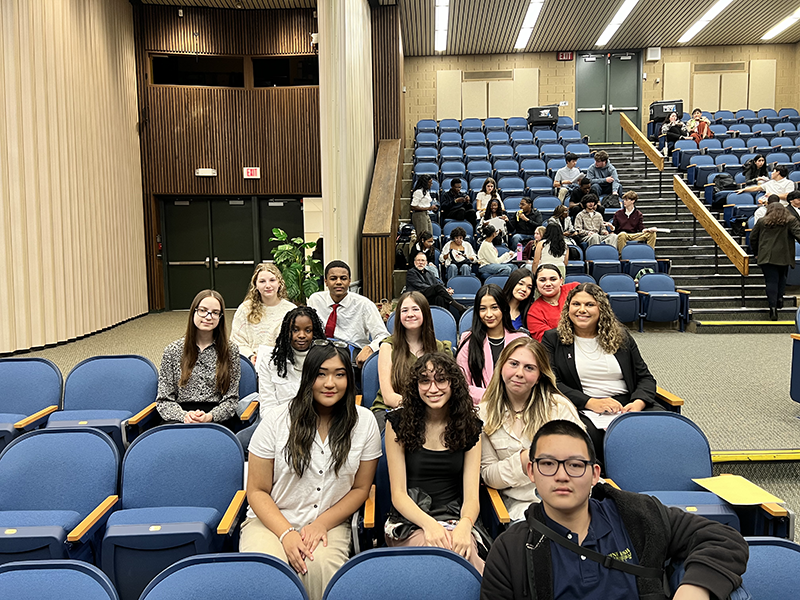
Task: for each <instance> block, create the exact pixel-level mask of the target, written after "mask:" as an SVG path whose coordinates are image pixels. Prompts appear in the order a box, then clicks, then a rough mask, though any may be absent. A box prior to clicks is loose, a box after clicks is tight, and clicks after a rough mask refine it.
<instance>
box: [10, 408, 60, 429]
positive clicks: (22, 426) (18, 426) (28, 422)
mask: <svg viewBox="0 0 800 600" xmlns="http://www.w3.org/2000/svg"><path fill="white" fill-rule="evenodd" d="M57 410H58V406H56V405H55V404H53V405H52V406H48V407H47V408H43V409H42V410H40V411H39V412H35V413H33V414H32V415H31V416H30V417H25V418H24V419H22V420H21V421H17V422H16V423H14V429H25V428H26V427H28V426H29V425H32V424H33V423H35V422H36V421H38V420H39V419H43V418H44V417H46V416H47V415H49V414H51V413H54V412H56V411H57Z"/></svg>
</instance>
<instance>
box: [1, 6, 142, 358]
mask: <svg viewBox="0 0 800 600" xmlns="http://www.w3.org/2000/svg"><path fill="white" fill-rule="evenodd" d="M0 78H2V80H3V85H2V86H0V271H2V275H0V306H3V307H4V311H5V315H6V318H5V319H4V325H3V326H2V327H0V353H2V352H13V351H15V350H22V349H27V348H32V347H39V346H44V345H48V344H55V343H57V342H63V341H67V340H70V339H74V338H77V337H80V336H84V335H87V334H89V333H92V332H95V331H99V330H102V329H105V328H107V327H110V326H112V325H115V324H117V323H120V322H122V321H125V320H127V319H130V318H132V317H135V316H137V315H140V314H143V313H145V312H147V289H146V281H145V263H144V245H143V241H144V226H143V213H142V183H141V182H142V179H141V170H140V155H139V144H138V137H137V131H136V127H137V105H136V104H137V102H136V80H135V63H134V44H133V15H132V9H131V5H130V3H129V2H127V1H126V0H86V1H84V2H80V3H64V2H51V1H50V0H7V1H5V2H2V3H0Z"/></svg>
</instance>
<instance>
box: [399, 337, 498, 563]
mask: <svg viewBox="0 0 800 600" xmlns="http://www.w3.org/2000/svg"><path fill="white" fill-rule="evenodd" d="M480 436H481V421H480V419H479V418H478V415H477V413H476V411H475V408H474V407H473V405H472V399H471V398H470V395H469V390H468V389H467V382H466V381H465V380H464V375H463V374H462V373H461V370H460V369H459V368H458V365H456V362H455V360H453V357H452V355H449V354H446V353H444V352H435V353H430V354H425V355H423V356H421V357H420V358H419V360H418V361H417V362H416V364H415V365H414V366H413V367H412V369H411V377H410V381H409V384H408V386H407V387H406V394H405V395H404V397H403V405H402V407H401V408H399V409H397V410H394V411H391V412H389V413H388V415H387V423H386V438H385V439H386V461H387V463H388V467H389V482H390V484H391V490H392V506H393V510H392V513H390V517H389V520H388V521H387V524H386V542H387V544H388V545H389V546H438V547H440V548H447V549H449V550H453V551H455V552H457V553H458V554H460V555H461V556H463V557H464V558H466V559H467V560H468V561H470V562H471V563H472V564H473V565H474V566H475V568H477V569H478V571H480V572H481V573H483V559H482V558H480V557H479V556H478V546H477V540H476V538H475V533H476V530H475V522H476V520H477V519H478V511H479V503H478V486H479V485H480V462H481V442H480ZM423 506H424V507H425V508H423ZM478 535H481V534H480V533H478Z"/></svg>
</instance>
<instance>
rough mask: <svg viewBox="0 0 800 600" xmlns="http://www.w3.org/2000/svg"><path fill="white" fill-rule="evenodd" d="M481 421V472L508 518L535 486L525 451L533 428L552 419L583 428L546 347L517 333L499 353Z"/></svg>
mask: <svg viewBox="0 0 800 600" xmlns="http://www.w3.org/2000/svg"><path fill="white" fill-rule="evenodd" d="M479 410H480V416H481V420H482V421H483V438H482V443H481V476H482V477H483V480H484V481H485V482H486V484H487V485H489V486H491V487H493V488H495V489H497V490H499V491H500V494H501V495H502V496H503V500H504V501H505V505H506V508H507V509H508V514H509V515H510V516H511V518H512V519H513V520H515V521H516V520H519V519H523V518H524V513H525V509H526V508H528V506H529V505H530V503H531V502H536V501H537V499H536V486H534V484H533V483H532V482H531V480H530V479H529V478H528V476H527V473H526V468H527V465H528V462H529V461H530V459H529V457H528V451H529V449H530V446H531V441H532V440H533V436H534V434H535V433H536V432H537V431H538V429H539V428H540V427H541V426H542V425H544V424H545V423H547V422H548V421H552V420H555V419H566V420H567V421H572V422H573V423H576V424H578V425H580V426H581V427H583V425H582V423H581V420H580V418H579V417H578V411H577V410H576V409H575V405H574V404H572V402H570V401H569V400H567V399H566V398H565V397H564V396H562V395H561V394H560V393H559V392H558V388H557V387H556V379H555V375H553V371H552V370H551V369H550V360H549V359H548V357H547V350H545V348H544V346H542V345H541V344H540V343H539V342H537V341H536V340H534V339H532V338H529V337H521V338H517V339H516V340H514V341H512V342H511V343H510V344H508V345H507V346H506V347H505V348H503V352H502V353H501V354H500V358H499V359H498V361H497V365H496V366H495V370H494V374H493V375H492V379H491V381H490V382H489V387H488V388H487V389H486V393H485V394H484V395H483V400H482V401H481V404H480V406H479Z"/></svg>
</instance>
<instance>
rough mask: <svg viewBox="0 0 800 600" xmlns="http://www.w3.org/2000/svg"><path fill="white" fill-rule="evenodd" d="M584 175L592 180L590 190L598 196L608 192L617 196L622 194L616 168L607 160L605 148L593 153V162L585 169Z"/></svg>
mask: <svg viewBox="0 0 800 600" xmlns="http://www.w3.org/2000/svg"><path fill="white" fill-rule="evenodd" d="M586 177H588V178H589V180H590V181H591V182H592V191H593V192H594V194H595V196H597V197H598V198H602V197H603V196H607V195H609V194H612V195H614V196H617V197H619V196H620V195H621V194H622V185H621V184H620V182H619V175H617V169H616V168H614V165H612V164H611V163H610V162H609V160H608V152H606V151H605V150H598V151H597V152H595V153H594V164H593V165H592V166H591V167H589V169H588V170H587V171H586Z"/></svg>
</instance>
